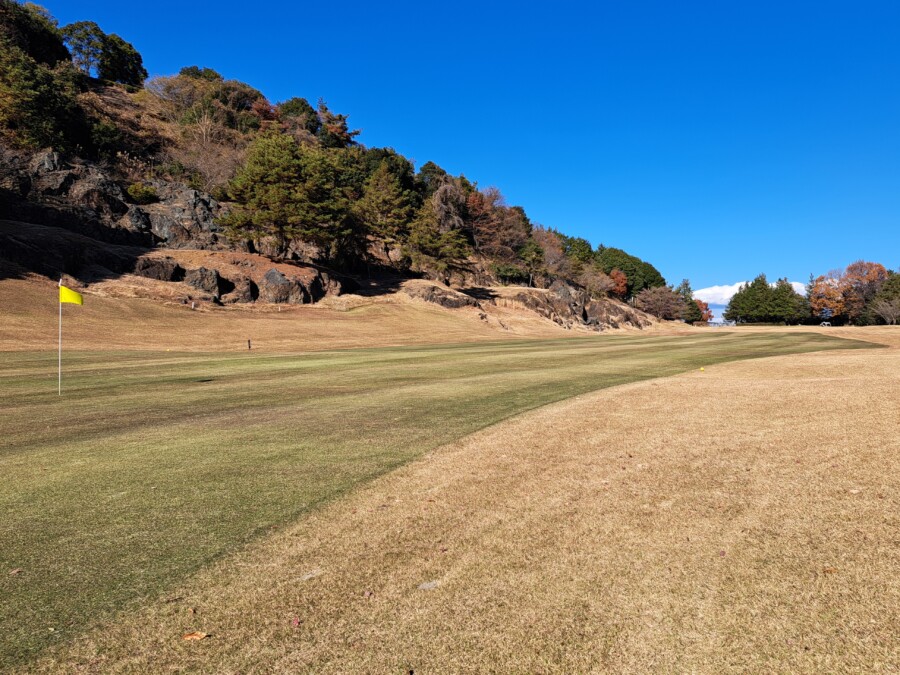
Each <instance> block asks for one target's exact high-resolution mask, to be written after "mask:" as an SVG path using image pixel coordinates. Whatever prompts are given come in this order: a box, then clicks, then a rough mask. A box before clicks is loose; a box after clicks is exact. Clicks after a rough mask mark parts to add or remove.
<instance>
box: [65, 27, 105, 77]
mask: <svg viewBox="0 0 900 675" xmlns="http://www.w3.org/2000/svg"><path fill="white" fill-rule="evenodd" d="M62 35H63V38H64V39H65V41H66V45H67V46H68V48H69V51H70V52H71V53H72V62H73V63H74V64H75V66H76V67H77V68H78V69H79V70H80V71H81V72H83V73H84V74H85V75H88V76H90V75H93V74H94V73H95V72H96V71H97V68H98V67H99V66H100V57H101V56H103V43H104V40H105V38H106V34H105V33H104V32H103V31H102V30H100V26H98V25H97V24H96V23H94V22H93V21H76V22H75V23H70V24H69V25H68V26H65V27H64V28H63V29H62Z"/></svg>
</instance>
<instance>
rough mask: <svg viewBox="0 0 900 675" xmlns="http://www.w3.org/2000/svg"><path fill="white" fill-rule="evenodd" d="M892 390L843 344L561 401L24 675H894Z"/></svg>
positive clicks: (406, 472)
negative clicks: (64, 674)
mask: <svg viewBox="0 0 900 675" xmlns="http://www.w3.org/2000/svg"><path fill="white" fill-rule="evenodd" d="M868 335H871V336H872V337H873V338H875V337H878V338H880V337H881V336H880V335H876V334H875V333H867V336H868ZM884 336H885V337H890V338H891V339H889V340H886V341H887V342H889V343H893V344H898V343H900V341H898V340H896V339H895V338H898V337H900V331H894V332H892V333H891V334H890V336H888V335H886V334H885V335H884ZM748 337H749V336H748ZM695 347H696V345H695ZM675 349H676V350H677V347H676V348H675ZM608 360H614V359H608ZM898 387H900V350H898V349H888V350H872V351H837V352H835V351H831V352H825V353H815V354H802V355H793V356H789V357H775V358H769V359H763V360H749V361H744V362H741V363H728V364H722V365H719V366H713V367H707V368H706V369H705V372H703V373H701V372H699V371H696V370H695V371H693V372H691V373H688V374H685V375H683V376H679V377H673V378H667V379H662V380H652V381H645V382H639V383H633V384H630V385H625V386H622V387H617V388H615V389H606V390H603V391H598V392H593V393H588V394H585V395H581V396H578V397H576V398H574V399H570V400H566V401H562V402H560V403H558V404H555V405H551V406H548V407H544V408H541V409H539V410H535V411H532V412H530V413H528V414H525V415H521V416H517V417H515V418H513V419H510V420H508V421H505V422H503V423H501V424H498V425H495V426H492V427H490V428H487V429H484V430H482V431H480V432H478V433H475V434H472V435H470V436H467V437H466V438H464V439H462V440H460V441H458V442H454V443H451V444H449V445H447V446H445V447H443V448H441V449H440V450H438V451H436V452H433V453H430V454H429V455H427V456H425V457H423V458H422V459H421V460H420V461H416V462H412V463H410V464H408V465H406V466H404V467H402V468H400V469H398V470H397V471H394V472H392V473H390V474H388V475H386V476H383V477H381V478H379V479H378V480H376V481H373V482H371V483H369V484H368V485H367V486H365V487H362V488H361V489H359V490H357V491H355V492H354V493H353V494H351V495H348V496H347V497H346V498H345V499H342V500H339V501H337V502H335V503H333V504H331V505H329V506H328V507H326V508H324V509H319V510H316V511H315V512H313V513H311V514H310V515H309V517H307V518H303V519H300V520H299V521H297V522H296V523H295V524H294V525H291V526H288V527H286V528H284V529H283V530H280V531H279V532H277V533H274V534H272V535H271V536H268V537H265V538H263V539H261V540H259V541H258V542H257V543H256V544H254V545H252V546H249V547H246V548H244V549H243V550H242V551H241V552H239V553H237V554H235V555H234V556H230V557H229V558H227V559H225V560H222V561H220V562H219V563H217V564H214V565H212V566H210V567H209V568H207V569H205V570H203V571H202V572H200V573H199V574H197V575H194V576H192V577H190V578H189V579H187V580H186V581H185V582H184V584H183V585H182V586H180V587H179V588H177V589H174V590H173V591H172V592H171V595H170V596H169V597H168V598H166V599H165V600H159V601H155V602H151V603H150V604H149V605H148V606H147V607H145V608H144V609H142V610H140V611H136V612H134V613H128V614H126V615H119V616H118V617H116V619H115V621H114V622H111V623H107V624H103V625H102V626H100V627H98V629H97V630H95V631H93V632H92V633H91V634H89V635H86V636H84V637H82V638H80V639H78V640H76V641H75V643H74V644H70V645H68V646H67V647H66V648H65V649H59V650H55V651H54V652H53V654H52V655H50V656H49V657H48V658H46V659H44V660H42V661H40V662H38V663H36V664H32V668H33V669H35V670H40V671H43V672H58V671H78V672H104V673H105V672H147V671H157V672H162V671H165V672H185V671H187V672H194V671H202V672H408V671H410V670H414V671H415V672H446V671H451V672H464V671H465V672H469V671H488V672H493V671H497V670H503V671H506V672H623V673H624V672H628V673H631V672H683V671H688V672H709V673H719V672H810V673H813V672H896V671H897V670H898V669H900V586H898V585H897V583H896V580H897V578H898V577H900V538H898V532H900V520H898V514H900V444H898V438H900V420H898V417H897V398H896V392H897V390H898ZM192 631H201V632H204V633H209V634H210V635H211V637H210V638H208V639H205V640H202V641H199V642H185V641H183V640H182V639H181V636H182V634H184V633H188V632H192Z"/></svg>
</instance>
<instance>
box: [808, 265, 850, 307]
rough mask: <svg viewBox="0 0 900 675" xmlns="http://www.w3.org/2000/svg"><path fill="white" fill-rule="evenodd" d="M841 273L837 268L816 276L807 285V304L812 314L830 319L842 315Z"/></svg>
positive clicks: (842, 292) (842, 291)
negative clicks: (808, 285)
mask: <svg viewBox="0 0 900 675" xmlns="http://www.w3.org/2000/svg"><path fill="white" fill-rule="evenodd" d="M843 286H844V285H843V275H842V274H841V272H840V271H839V270H832V271H831V272H829V273H828V274H823V275H821V276H819V277H816V278H815V279H814V280H813V282H812V284H811V285H810V287H809V306H810V309H811V310H812V313H813V315H815V316H818V317H821V318H824V319H831V318H835V317H839V316H842V315H843V314H844V312H845V311H846V305H845V304H844V287H843Z"/></svg>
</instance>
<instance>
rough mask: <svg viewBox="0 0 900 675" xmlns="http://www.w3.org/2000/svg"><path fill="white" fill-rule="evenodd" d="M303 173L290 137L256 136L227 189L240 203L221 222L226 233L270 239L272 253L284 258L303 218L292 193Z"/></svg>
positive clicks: (296, 148)
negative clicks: (244, 160)
mask: <svg viewBox="0 0 900 675" xmlns="http://www.w3.org/2000/svg"><path fill="white" fill-rule="evenodd" d="M303 174H304V167H303V163H302V161H301V156H300V147H299V146H298V145H297V142H296V141H295V140H294V139H293V138H291V137H290V136H288V135H286V134H280V133H267V134H263V135H261V136H259V137H258V138H257V139H256V141H254V143H253V145H251V146H250V150H249V152H248V155H247V161H246V162H245V163H244V166H242V167H241V169H240V171H238V173H237V175H236V176H235V177H234V179H233V180H232V181H231V185H230V186H229V194H230V196H231V198H232V199H233V200H234V201H236V202H238V203H239V204H240V206H238V207H236V208H234V209H233V210H232V211H231V213H230V214H228V215H227V216H226V217H225V218H223V220H222V223H223V224H224V225H225V226H226V227H227V228H228V232H229V234H230V235H231V236H232V237H240V238H249V239H251V240H253V241H254V242H257V243H258V242H259V241H260V240H261V239H263V238H265V239H271V240H273V241H274V243H275V250H276V254H277V255H279V256H281V255H284V254H285V253H286V252H287V249H288V247H289V245H290V243H291V242H292V241H293V239H294V238H295V237H297V236H298V235H299V234H300V233H301V225H302V224H303V223H304V217H305V216H306V215H307V214H306V213H304V211H303V209H302V206H301V204H300V203H299V200H298V198H297V194H296V191H295V189H296V186H297V185H298V184H299V183H301V182H302V180H303V177H304V176H303Z"/></svg>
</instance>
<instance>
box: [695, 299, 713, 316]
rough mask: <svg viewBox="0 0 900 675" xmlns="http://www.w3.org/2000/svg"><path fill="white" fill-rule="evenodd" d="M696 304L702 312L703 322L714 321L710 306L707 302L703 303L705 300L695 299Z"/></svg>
mask: <svg viewBox="0 0 900 675" xmlns="http://www.w3.org/2000/svg"><path fill="white" fill-rule="evenodd" d="M694 303H695V304H696V305H697V309H699V310H700V320H701V321H712V319H713V313H712V310H711V309H710V308H709V304H708V303H706V302H703V300H698V299H697V298H694Z"/></svg>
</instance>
